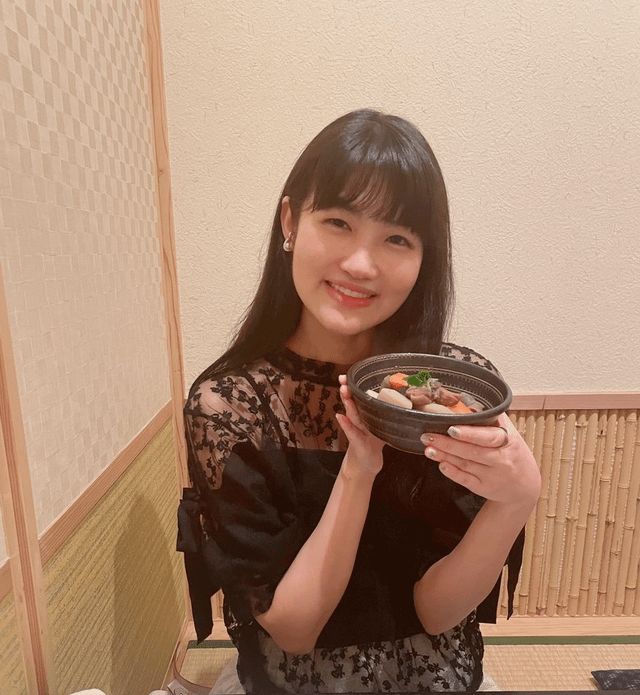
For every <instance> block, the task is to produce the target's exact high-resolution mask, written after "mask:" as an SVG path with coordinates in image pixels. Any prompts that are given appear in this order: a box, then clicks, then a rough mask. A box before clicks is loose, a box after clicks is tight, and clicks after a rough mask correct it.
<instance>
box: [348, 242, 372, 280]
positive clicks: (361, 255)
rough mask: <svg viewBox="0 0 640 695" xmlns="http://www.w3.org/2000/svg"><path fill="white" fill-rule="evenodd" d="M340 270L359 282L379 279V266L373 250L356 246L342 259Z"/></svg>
mask: <svg viewBox="0 0 640 695" xmlns="http://www.w3.org/2000/svg"><path fill="white" fill-rule="evenodd" d="M340 269H341V270H343V271H344V272H345V273H348V274H349V275H350V276H351V277H352V278H354V279H357V280H372V279H375V278H376V277H378V273H379V271H378V265H377V263H376V259H375V258H374V256H373V254H372V253H371V250H370V249H369V248H367V247H366V246H356V247H354V248H352V249H350V251H349V253H348V254H347V255H346V256H345V257H344V258H343V259H342V261H341V263H340Z"/></svg>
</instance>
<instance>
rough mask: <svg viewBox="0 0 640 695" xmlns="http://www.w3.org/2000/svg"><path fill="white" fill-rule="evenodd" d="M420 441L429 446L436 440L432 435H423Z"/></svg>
mask: <svg viewBox="0 0 640 695" xmlns="http://www.w3.org/2000/svg"><path fill="white" fill-rule="evenodd" d="M420 441H421V442H422V443H423V444H424V445H425V446H427V444H430V443H431V442H435V439H434V438H433V437H432V436H431V435H430V434H423V435H421V437H420Z"/></svg>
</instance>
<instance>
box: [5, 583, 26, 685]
mask: <svg viewBox="0 0 640 695" xmlns="http://www.w3.org/2000/svg"><path fill="white" fill-rule="evenodd" d="M0 655H2V658H1V659H0V684H1V687H0V691H1V692H2V693H3V695H27V683H26V680H25V675H24V667H23V665H22V649H21V648H20V644H19V643H18V626H17V625H16V617H15V607H14V603H13V595H12V594H9V595H8V596H6V597H5V598H4V599H3V600H1V601H0Z"/></svg>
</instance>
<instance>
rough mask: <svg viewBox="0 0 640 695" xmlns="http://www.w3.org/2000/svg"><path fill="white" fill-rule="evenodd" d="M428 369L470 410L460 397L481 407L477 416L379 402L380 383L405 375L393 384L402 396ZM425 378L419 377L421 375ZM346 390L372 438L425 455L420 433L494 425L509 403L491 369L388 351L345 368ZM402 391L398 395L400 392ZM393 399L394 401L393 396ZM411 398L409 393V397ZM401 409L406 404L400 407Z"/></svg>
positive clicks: (503, 386)
mask: <svg viewBox="0 0 640 695" xmlns="http://www.w3.org/2000/svg"><path fill="white" fill-rule="evenodd" d="M425 371H428V372H429V374H430V375H431V377H435V378H436V379H437V380H438V381H440V384H441V385H443V386H444V387H445V388H446V390H447V391H450V392H452V393H454V394H455V395H456V396H458V398H459V399H460V400H461V401H462V403H463V404H464V405H466V406H467V407H468V408H469V409H471V410H472V409H473V406H472V405H471V404H469V403H465V402H464V398H465V397H464V396H461V393H465V394H470V395H471V396H472V397H473V398H474V399H475V400H476V401H477V402H478V403H479V404H481V405H482V406H483V407H482V408H481V409H479V412H470V413H467V412H464V413H461V412H455V411H453V412H452V411H451V406H443V405H442V404H441V403H434V404H433V405H437V406H438V407H439V408H448V409H449V410H448V412H444V411H440V412H429V411H425V410H418V409H417V408H415V407H414V404H413V401H411V408H408V407H397V406H396V405H394V404H392V403H387V402H385V401H384V400H381V399H380V391H381V389H382V382H383V381H384V380H385V378H386V377H389V385H390V382H391V377H392V376H393V375H394V374H398V373H401V374H403V375H405V376H403V377H402V380H404V379H406V383H407V386H406V387H405V385H404V383H400V380H398V382H397V384H396V385H397V386H398V387H399V388H400V389H401V390H400V391H397V390H396V389H392V390H393V391H396V393H397V394H398V395H399V396H402V397H403V398H407V391H408V389H409V387H412V386H416V387H417V386H420V385H421V384H420V383H419V382H418V383H417V384H415V383H412V382H413V381H415V379H414V377H417V376H418V375H419V374H420V372H425ZM423 376H424V375H423ZM347 386H348V387H349V389H350V390H351V394H352V396H353V399H354V401H355V403H356V406H357V408H358V413H359V415H360V419H361V420H362V422H363V424H364V425H365V427H366V428H367V429H368V430H369V431H370V432H371V433H372V434H374V435H375V436H376V437H379V438H380V439H382V440H383V441H384V442H386V443H387V444H389V445H390V446H392V447H395V448H396V449H400V450H401V451H406V452H410V453H415V454H418V455H420V456H423V455H424V444H422V442H421V441H420V437H421V435H423V434H424V433H425V432H433V433H436V434H448V429H449V427H450V426H451V425H496V424H498V416H499V415H500V413H504V412H505V411H506V410H507V409H508V408H509V405H510V403H511V398H512V394H511V389H510V388H509V385H508V384H507V383H506V382H505V381H504V379H503V378H502V377H501V376H500V375H499V374H496V373H495V372H493V371H492V370H490V369H486V368H484V367H481V366H480V365H478V364H474V363H472V362H470V361H466V360H460V359H457V358H453V357H445V356H443V355H433V354H428V353H417V352H393V353H385V354H380V355H373V356H371V357H366V358H365V359H363V360H360V361H359V362H356V363H355V364H353V365H351V367H349V369H348V370H347ZM405 388H406V389H407V390H406V391H404V393H402V389H405ZM394 398H395V397H394ZM408 399H409V400H411V394H410V395H409V398H408ZM405 405H406V404H405Z"/></svg>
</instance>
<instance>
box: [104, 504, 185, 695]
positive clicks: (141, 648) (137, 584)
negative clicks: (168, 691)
mask: <svg viewBox="0 0 640 695" xmlns="http://www.w3.org/2000/svg"><path fill="white" fill-rule="evenodd" d="M174 539H175V535H174V536H173V538H169V539H168V540H167V538H166V536H165V534H164V533H163V532H162V521H161V519H160V518H159V516H158V515H157V513H156V511H155V509H154V507H153V506H152V505H151V503H150V502H149V501H148V500H146V499H145V498H144V497H143V496H141V495H138V496H137V497H136V499H135V500H134V501H133V505H132V507H131V510H130V512H129V515H128V518H127V524H126V527H125V530H124V532H123V533H122V535H121V537H120V538H119V539H118V542H117V545H116V551H115V573H114V575H115V587H114V589H115V599H114V637H113V641H112V643H111V659H112V665H113V672H112V673H113V679H112V692H110V693H109V694H108V695H148V693H150V692H151V691H152V690H154V689H160V688H161V687H162V679H163V678H164V676H165V673H166V671H167V668H168V667H169V663H170V660H171V656H172V653H173V649H174V647H175V643H176V640H177V638H178V635H179V633H180V629H181V627H182V621H183V613H182V608H181V599H180V596H181V593H180V592H181V587H180V586H179V585H177V583H176V580H175V579H174V575H173V571H172V562H173V563H175V552H174V557H173V558H172V557H171V552H172V551H173V548H172V547H171V546H169V545H168V543H174V542H175V541H174ZM105 646H106V645H105ZM107 658H108V657H107Z"/></svg>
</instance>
